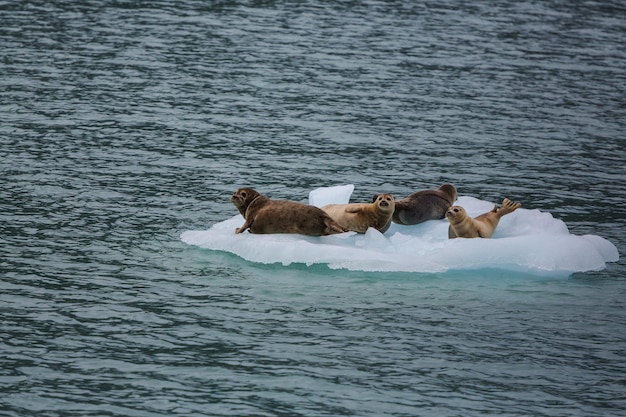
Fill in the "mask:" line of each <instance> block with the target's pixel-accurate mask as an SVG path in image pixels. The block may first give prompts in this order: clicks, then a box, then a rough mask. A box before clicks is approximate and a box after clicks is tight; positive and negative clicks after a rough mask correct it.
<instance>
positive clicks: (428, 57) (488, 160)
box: [0, 1, 626, 417]
mask: <svg viewBox="0 0 626 417" xmlns="http://www.w3.org/2000/svg"><path fill="white" fill-rule="evenodd" d="M624 45H626V8H625V7H624V6H623V4H621V3H620V2H610V1H605V2H593V1H591V2H584V3H583V2H570V1H548V2H522V3H519V2H506V1H503V2H496V1H490V2H481V3H468V4H465V3H460V2H454V1H438V2H409V3H407V2H377V1H371V2H363V3H356V2H322V1H306V2H298V3H296V4H291V3H286V2H252V1H250V2H205V1H181V2H176V3H170V2H124V1H103V2H95V1H76V2H71V3H66V2H52V3H50V2H37V1H26V2H0V51H1V52H2V53H1V55H0V115H1V116H0V121H1V122H0V143H1V144H2V147H1V148H0V170H1V177H0V178H1V180H0V181H1V182H0V184H1V185H2V186H1V187H0V225H1V231H2V233H0V250H1V252H0V274H1V276H0V318H1V321H0V330H1V331H0V335H1V336H0V414H2V415H7V416H20V417H22V416H30V415H33V416H35V415H36V416H88V415H89V416H91V415H93V416H164V415H167V416H172V415H186V416H235V415H241V416H320V415H325V416H383V415H389V416H415V415H424V416H469V415H475V416H484V415H502V416H528V415H536V416H568V417H571V416H618V415H623V414H624V413H625V412H626V401H625V400H624V399H623V393H624V389H625V382H624V375H625V373H626V366H625V365H624V363H626V324H625V323H626V313H625V311H626V301H625V300H626V279H625V278H626V264H625V263H624V260H623V253H624V250H625V248H626V237H625V236H624V232H623V231H624V227H625V225H626V220H625V219H626V209H625V208H624V200H625V199H626V190H625V187H624V183H625V181H624V180H625V175H624V160H625V159H626V141H625V140H624V132H626V47H625V46H624ZM443 182H452V183H454V184H455V185H456V186H457V188H458V190H459V192H460V193H461V194H463V195H472V196H476V197H478V198H481V199H485V200H493V201H497V200H499V199H501V198H502V197H503V196H505V195H506V196H509V197H512V198H514V199H516V200H520V201H522V202H523V204H524V207H528V208H538V209H541V210H542V211H548V212H551V213H552V214H553V215H554V216H555V217H557V218H560V219H562V220H564V221H565V222H566V223H567V225H568V227H569V228H570V231H571V232H572V233H575V234H579V235H582V234H595V235H599V236H602V237H604V238H606V239H608V240H610V241H611V242H612V243H613V244H615V246H616V247H617V248H618V250H619V252H620V258H621V259H620V261H619V262H617V263H610V264H608V265H607V268H606V269H604V270H602V271H598V272H593V273H584V274H583V273H579V274H574V275H572V276H570V277H569V278H567V279H546V278H537V277H534V276H531V275H525V274H512V273H503V272H493V271H492V272H463V273H448V274H408V273H384V274H382V273H365V272H349V271H341V270H339V271H333V270H329V269H328V268H326V267H324V266H320V265H315V266H311V267H305V266H290V267H283V266H281V265H269V266H268V265H258V264H254V263H249V262H246V261H243V260H242V259H240V258H238V257H236V256H233V255H228V254H224V253H216V252H211V251H207V250H202V249H199V248H196V247H193V246H188V245H185V244H184V243H183V242H181V241H180V233H181V232H182V231H185V230H190V229H207V228H209V227H210V226H211V225H213V224H215V223H217V222H220V221H222V220H224V219H227V218H230V217H231V216H233V215H234V214H235V209H234V207H233V206H232V204H231V203H230V202H229V201H228V197H229V196H230V195H231V193H232V192H233V191H234V190H235V189H236V188H238V187H241V186H252V187H255V188H257V189H258V190H260V191H262V192H263V193H265V194H267V195H269V196H271V197H273V198H289V199H292V200H297V201H303V200H305V199H306V196H307V194H308V192H309V191H310V190H311V189H313V188H316V187H319V186H325V185H333V184H345V183H354V184H356V186H357V187H356V190H355V194H354V195H353V197H354V198H355V199H356V200H358V199H365V198H369V197H370V195H371V194H373V193H377V192H381V191H384V192H390V193H392V194H394V195H396V196H398V197H400V196H404V195H407V194H408V193H410V192H412V191H416V190H419V189H424V188H431V187H436V186H438V185H439V184H441V183H443Z"/></svg>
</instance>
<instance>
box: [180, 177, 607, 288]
mask: <svg viewBox="0 0 626 417" xmlns="http://www.w3.org/2000/svg"><path fill="white" fill-rule="evenodd" d="M353 190H354V185H353V184H348V185H339V186H329V187H321V188H317V189H315V190H312V191H311V192H310V193H309V203H310V204H312V205H314V206H317V207H321V206H323V205H325V204H332V203H336V204H345V203H348V202H349V201H350V196H351V194H352V192H353ZM455 205H460V206H463V207H464V208H465V209H466V210H467V213H468V215H470V216H471V217H475V216H477V215H479V214H481V213H484V212H486V211H489V210H491V209H492V208H493V205H494V203H493V202H489V201H484V200H480V199H477V198H474V197H471V196H459V198H458V200H457V201H456V203H455ZM528 205H532V204H528ZM243 222H244V219H243V217H242V216H241V215H240V214H237V215H235V216H234V217H232V218H230V219H227V220H225V221H222V222H219V223H217V224H215V225H213V226H212V227H211V228H210V229H208V230H188V231H185V232H183V233H182V234H181V239H182V241H183V242H185V243H187V244H189V245H196V246H199V247H202V248H205V249H210V250H217V251H225V252H230V253H233V254H235V255H238V256H240V257H241V258H243V259H246V260H248V261H252V262H258V263H264V264H273V263H280V264H283V265H285V266H287V265H290V264H306V265H313V264H325V265H327V266H328V267H329V268H332V269H346V270H355V271H372V272H374V271H379V272H382V271H387V272H424V273H440V272H447V271H462V270H481V269H498V270H508V271H515V272H526V273H530V274H533V275H549V276H569V275H570V274H572V273H575V272H587V271H597V270H601V269H604V268H605V266H606V263H607V262H617V261H618V259H619V254H618V251H617V248H616V247H615V245H613V244H612V243H611V242H609V241H608V240H606V239H604V238H603V237H600V236H597V235H591V234H587V235H582V236H579V235H574V234H571V233H570V232H569V230H568V228H567V225H566V224H565V223H564V222H563V221H562V220H559V219H556V218H554V217H553V216H552V215H551V214H550V213H547V212H543V211H541V210H540V209H537V208H532V207H531V208H523V207H522V208H520V209H517V210H516V211H515V212H513V213H511V214H509V215H506V216H504V217H503V218H502V219H501V220H500V224H499V225H498V227H497V229H496V231H495V233H494V235H493V237H492V238H491V239H448V224H449V223H448V221H447V220H446V219H442V220H431V221H427V222H425V223H422V224H418V225H414V226H404V225H398V224H395V223H393V224H392V226H391V227H390V228H389V230H388V231H387V232H385V233H384V234H382V233H380V232H379V231H377V230H375V229H373V228H370V229H368V231H367V232H366V233H365V234H363V235H361V234H357V233H355V232H347V233H342V234H338V235H331V236H321V237H312V236H300V235H293V234H274V235H254V234H250V233H243V234H235V232H234V230H235V229H236V228H237V227H240V226H241V225H242V224H243Z"/></svg>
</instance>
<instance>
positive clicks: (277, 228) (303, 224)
mask: <svg viewBox="0 0 626 417" xmlns="http://www.w3.org/2000/svg"><path fill="white" fill-rule="evenodd" d="M230 201H232V203H233V204H234V205H235V207H237V210H239V213H241V215H242V216H243V217H244V219H245V220H246V221H245V223H244V224H243V225H242V226H241V227H239V228H237V229H236V230H235V233H243V232H245V231H246V230H248V229H250V233H258V234H267V233H297V234H301V235H309V236H326V235H330V234H335V233H342V232H346V231H347V230H346V229H344V228H343V227H341V226H340V225H339V224H338V223H337V222H335V221H334V220H333V219H332V218H331V217H330V216H329V215H328V214H326V213H325V212H324V211H323V210H321V209H319V208H317V207H315V206H311V205H308V204H302V203H296V202H294V201H288V200H270V199H269V198H267V197H266V196H264V195H263V194H261V193H259V192H257V191H255V190H253V189H252V188H240V189H238V190H237V191H235V193H234V194H233V195H232V197H231V198H230Z"/></svg>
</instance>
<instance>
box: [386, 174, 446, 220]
mask: <svg viewBox="0 0 626 417" xmlns="http://www.w3.org/2000/svg"><path fill="white" fill-rule="evenodd" d="M456 197H457V194H456V188H455V187H454V185H452V184H443V185H442V186H441V187H439V188H438V189H437V190H423V191H418V192H416V193H413V194H411V195H410V196H408V197H406V198H403V199H402V200H398V201H396V208H395V210H394V213H393V222H394V223H398V224H404V225H412V224H419V223H423V222H425V221H426V220H437V219H443V218H444V217H445V215H446V211H447V210H448V209H449V208H450V206H452V203H454V202H455V201H456Z"/></svg>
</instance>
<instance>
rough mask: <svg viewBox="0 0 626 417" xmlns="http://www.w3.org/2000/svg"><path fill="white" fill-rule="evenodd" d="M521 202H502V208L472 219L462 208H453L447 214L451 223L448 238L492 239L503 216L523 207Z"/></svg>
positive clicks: (496, 207)
mask: <svg viewBox="0 0 626 417" xmlns="http://www.w3.org/2000/svg"><path fill="white" fill-rule="evenodd" d="M521 206H522V204H521V203H519V202H513V201H511V200H509V199H508V198H505V199H504V200H503V201H502V206H501V207H500V208H498V206H497V205H496V206H494V207H493V210H491V211H488V212H487V213H483V214H481V215H480V216H477V217H476V218H474V219H472V218H471V217H469V216H468V215H467V212H466V211H465V209H464V208H463V207H461V206H452V207H450V208H449V209H448V211H447V212H446V217H447V218H448V221H449V222H450V226H449V227H448V237H449V238H450V239H454V238H455V237H468V238H472V237H483V238H490V237H491V236H492V235H493V232H494V231H495V230H496V227H497V226H498V223H499V222H500V219H501V218H502V216H504V215H506V214H509V213H512V212H514V211H515V210H517V209H518V208H519V207H521Z"/></svg>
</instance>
